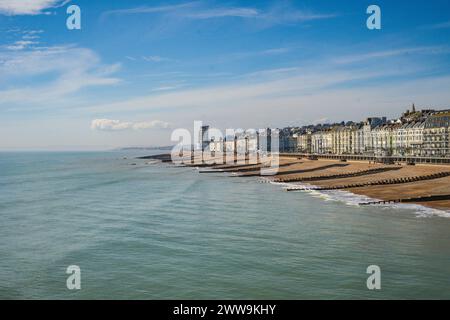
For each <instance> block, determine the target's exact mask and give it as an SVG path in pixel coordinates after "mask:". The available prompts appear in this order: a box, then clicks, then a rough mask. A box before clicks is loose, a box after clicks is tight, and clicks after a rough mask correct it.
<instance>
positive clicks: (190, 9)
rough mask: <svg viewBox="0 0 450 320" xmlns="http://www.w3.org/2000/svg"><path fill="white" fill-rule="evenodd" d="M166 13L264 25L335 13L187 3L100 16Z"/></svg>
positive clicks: (189, 17) (120, 10) (321, 17)
mask: <svg viewBox="0 0 450 320" xmlns="http://www.w3.org/2000/svg"><path fill="white" fill-rule="evenodd" d="M157 13H159V14H165V15H167V16H172V17H175V18H184V19H190V20H207V19H217V18H227V17H228V18H233V17H234V18H242V19H253V20H254V21H256V22H262V23H265V24H266V25H275V24H285V23H297V22H305V21H312V20H322V19H330V18H335V17H336V16H337V14H336V13H317V12H312V11H302V10H297V9H293V8H291V7H290V6H287V5H277V6H276V7H273V8H269V9H267V10H261V9H257V8H252V7H226V6H220V7H219V6H216V7H211V6H210V5H209V4H208V3H207V2H201V1H197V2H188V3H184V4H178V5H166V6H154V7H148V6H145V7H137V8H129V9H119V10H110V11H106V12H104V13H103V15H102V16H103V17H107V16H110V15H121V14H157Z"/></svg>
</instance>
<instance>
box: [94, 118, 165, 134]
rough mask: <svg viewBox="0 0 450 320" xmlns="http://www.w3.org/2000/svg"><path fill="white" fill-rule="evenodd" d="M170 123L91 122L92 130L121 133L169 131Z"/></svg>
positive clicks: (108, 120)
mask: <svg viewBox="0 0 450 320" xmlns="http://www.w3.org/2000/svg"><path fill="white" fill-rule="evenodd" d="M168 128H170V123H168V122H165V121H162V120H152V121H141V122H129V121H128V122H127V121H120V120H111V119H94V120H92V122H91V129H92V130H99V131H121V130H128V129H133V130H143V129H168Z"/></svg>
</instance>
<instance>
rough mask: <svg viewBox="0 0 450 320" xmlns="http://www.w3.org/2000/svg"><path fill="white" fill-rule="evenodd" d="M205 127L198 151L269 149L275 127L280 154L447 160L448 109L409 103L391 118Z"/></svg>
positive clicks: (449, 149)
mask: <svg viewBox="0 0 450 320" xmlns="http://www.w3.org/2000/svg"><path fill="white" fill-rule="evenodd" d="M208 130H210V126H209V125H205V126H203V127H202V131H200V135H199V136H200V137H201V140H202V146H201V149H202V150H204V151H212V152H232V151H234V150H239V151H240V152H243V153H249V152H250V153H251V152H256V151H257V150H261V148H262V149H263V150H264V151H267V150H268V149H269V151H270V147H266V146H262V145H263V144H265V143H267V144H269V142H266V141H269V140H270V137H268V136H270V135H271V132H274V130H276V131H277V133H276V135H277V138H276V139H278V141H277V147H276V149H277V150H276V151H279V152H280V153H300V154H315V155H343V156H345V155H349V156H350V155H363V156H367V157H409V158H410V159H411V161H412V159H413V158H415V157H416V158H421V157H423V158H442V159H443V158H448V159H447V160H448V161H450V109H441V110H439V109H434V108H427V109H418V108H416V106H415V104H412V106H411V108H410V109H407V110H406V111H404V112H403V113H402V114H401V116H400V117H397V118H393V119H388V118H387V117H386V116H371V117H366V118H365V119H364V120H362V121H341V122H337V123H319V124H310V125H305V126H291V127H284V128H267V129H254V128H253V129H250V130H244V129H239V130H236V131H237V134H235V135H232V136H230V135H226V134H223V135H220V137H218V136H214V134H213V133H211V134H210V133H209V132H208ZM213 130H214V132H217V130H218V129H216V128H214V129H213ZM225 132H226V131H225ZM219 133H220V131H219ZM262 135H263V136H265V137H266V138H265V139H264V142H261V141H260V136H262ZM194 137H195V134H194ZM235 140H236V141H235ZM272 141H273V140H272ZM194 143H195V141H194ZM272 143H273V142H272ZM273 151H275V150H273Z"/></svg>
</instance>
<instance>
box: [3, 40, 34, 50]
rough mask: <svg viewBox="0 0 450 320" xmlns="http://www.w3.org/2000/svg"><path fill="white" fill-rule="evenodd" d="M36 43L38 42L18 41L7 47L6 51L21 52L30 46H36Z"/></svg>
mask: <svg viewBox="0 0 450 320" xmlns="http://www.w3.org/2000/svg"><path fill="white" fill-rule="evenodd" d="M38 43H39V42H37V41H30V40H19V41H16V42H14V43H13V44H11V45H7V46H6V49H8V50H23V49H26V48H28V47H29V46H31V45H34V44H38Z"/></svg>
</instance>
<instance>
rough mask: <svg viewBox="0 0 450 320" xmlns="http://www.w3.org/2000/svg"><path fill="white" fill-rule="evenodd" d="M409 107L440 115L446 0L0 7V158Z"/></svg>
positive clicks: (445, 72) (12, 2)
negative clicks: (73, 18)
mask: <svg viewBox="0 0 450 320" xmlns="http://www.w3.org/2000/svg"><path fill="white" fill-rule="evenodd" d="M372 4H376V5H378V6H379V7H380V9H381V29H380V30H369V29H368V28H367V26H366V20H367V18H368V17H369V14H367V13H366V10H367V7H368V6H369V5H372ZM71 5H77V6H79V8H80V10H81V29H80V30H69V29H68V28H67V26H66V20H67V19H68V17H69V16H70V14H67V12H66V11H67V8H68V7H69V6H71ZM412 103H415V105H416V107H417V108H435V109H446V108H450V2H449V1H448V0H433V1H423V0H420V1H419V0H410V1H406V0H397V1H392V0H387V1H385V0H377V1H365V0H346V1H331V0H304V1H300V0H299V1H284V0H276V1H143V0H140V1H139V0H126V1H125V0H123V1H119V0H109V1H106V0H95V1H93V0H72V1H64V0H0V150H103V149H110V148H117V147H127V146H158V145H171V144H173V143H174V142H171V141H170V136H171V133H172V131H173V130H174V129H176V128H186V129H188V130H190V131H192V130H193V125H194V121H196V120H198V121H203V123H204V124H209V125H211V126H213V127H216V128H220V129H225V128H244V129H248V128H266V127H273V128H274V127H285V126H301V125H306V124H310V123H326V122H328V123H330V122H340V121H343V120H345V121H347V120H353V121H360V120H363V119H364V118H366V117H369V116H387V117H388V118H395V117H398V116H399V115H400V113H401V112H403V111H405V110H406V109H407V108H410V107H411V105H412Z"/></svg>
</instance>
